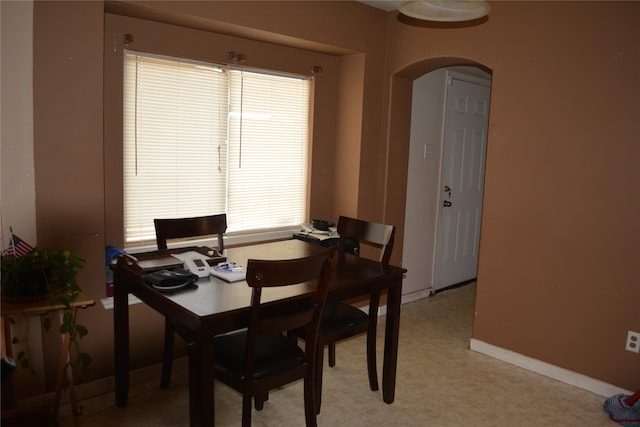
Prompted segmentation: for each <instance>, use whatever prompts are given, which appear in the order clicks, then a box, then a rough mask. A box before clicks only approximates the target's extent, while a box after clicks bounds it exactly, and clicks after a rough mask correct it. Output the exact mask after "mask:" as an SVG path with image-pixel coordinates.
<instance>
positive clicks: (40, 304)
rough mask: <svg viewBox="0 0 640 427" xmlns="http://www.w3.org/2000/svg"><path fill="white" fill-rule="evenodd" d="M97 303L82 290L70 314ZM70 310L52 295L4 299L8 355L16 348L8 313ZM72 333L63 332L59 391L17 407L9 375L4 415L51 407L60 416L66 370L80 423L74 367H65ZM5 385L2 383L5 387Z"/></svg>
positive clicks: (29, 314) (32, 314)
mask: <svg viewBox="0 0 640 427" xmlns="http://www.w3.org/2000/svg"><path fill="white" fill-rule="evenodd" d="M94 304H95V301H94V300H92V299H90V298H87V297H86V296H85V295H83V294H80V295H78V297H77V298H76V299H75V301H73V303H72V304H71V309H70V310H71V314H72V315H74V316H75V315H76V311H77V310H78V308H87V307H90V306H92V305H94ZM65 310H67V308H66V307H65V306H64V305H62V304H55V303H52V301H51V300H50V299H46V300H42V301H35V302H20V303H16V302H5V301H2V312H0V315H1V316H2V317H3V318H4V338H5V344H6V349H7V356H9V357H13V349H12V344H11V324H10V322H9V321H8V319H7V318H8V317H35V316H44V315H46V314H47V313H51V312H56V313H57V314H58V315H59V316H60V319H62V316H63V314H64V312H65ZM69 339H70V337H69V334H63V335H62V347H61V349H60V360H59V363H58V377H57V381H56V393H55V396H54V398H53V399H51V400H49V401H46V402H43V403H41V404H38V405H34V406H29V407H24V408H19V407H15V401H14V400H13V396H12V379H13V378H12V377H9V378H8V379H7V382H8V384H7V385H6V386H7V388H8V395H9V396H8V398H9V399H8V405H9V406H10V407H9V408H6V409H5V408H4V406H3V408H2V419H3V420H5V419H10V418H15V417H19V416H22V415H25V414H30V413H34V412H41V411H43V410H46V409H51V410H52V411H53V417H54V419H56V418H57V417H58V413H59V410H60V400H61V398H62V391H63V388H64V382H65V373H66V379H67V380H68V381H69V387H68V388H69V400H70V402H71V410H72V411H73V423H74V425H75V426H78V425H79V420H78V416H77V415H78V403H77V399H76V393H75V388H74V384H73V373H72V371H71V370H66V369H65V366H66V365H67V363H69V361H70V356H69ZM4 387H5V385H4V384H3V388H4Z"/></svg>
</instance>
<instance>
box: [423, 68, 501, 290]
mask: <svg viewBox="0 0 640 427" xmlns="http://www.w3.org/2000/svg"><path fill="white" fill-rule="evenodd" d="M453 79H456V80H461V81H465V82H468V83H473V84H477V85H481V86H485V87H489V88H491V80H490V79H487V78H485V77H482V76H478V75H473V74H468V73H466V72H461V71H459V70H455V69H451V68H448V69H447V75H446V84H447V89H446V91H447V96H448V91H449V88H450V86H451V85H450V84H449V83H450V82H451V81H452V80H453ZM447 96H445V99H447ZM445 110H446V106H445ZM446 120H447V118H446V115H443V119H442V132H441V134H442V141H441V144H442V150H441V154H440V165H439V168H440V173H439V178H438V188H439V189H442V188H443V185H445V183H444V182H443V181H442V171H443V167H444V160H445V159H444V153H445V150H444V143H445V138H446V135H445V126H446ZM487 134H488V124H487ZM487 143H488V140H487ZM485 161H486V158H485ZM485 172H486V171H485ZM483 185H484V183H483ZM444 195H445V193H444V192H443V191H438V192H437V206H438V209H437V213H436V228H435V233H434V236H433V239H434V248H435V250H434V251H433V269H432V277H431V283H432V284H433V288H432V292H436V291H437V290H439V289H438V288H436V285H437V284H436V276H437V269H438V266H437V262H438V251H439V249H440V248H438V233H439V226H440V221H441V220H442V208H441V207H442V204H443V203H444V202H445V200H446V197H444Z"/></svg>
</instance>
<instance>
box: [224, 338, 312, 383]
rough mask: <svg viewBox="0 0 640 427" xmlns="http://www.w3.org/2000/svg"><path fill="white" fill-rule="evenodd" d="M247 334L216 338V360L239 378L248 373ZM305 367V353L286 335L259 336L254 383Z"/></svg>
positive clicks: (257, 339)
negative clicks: (246, 369)
mask: <svg viewBox="0 0 640 427" xmlns="http://www.w3.org/2000/svg"><path fill="white" fill-rule="evenodd" d="M246 344H247V331H246V330H242V331H237V332H232V333H230V334H226V335H220V336H217V337H215V360H216V363H217V364H219V365H222V366H224V368H225V369H226V370H228V371H229V372H231V373H233V374H234V376H237V377H239V378H241V377H243V376H244V372H245V360H244V359H245V353H246ZM304 363H305V360H304V351H302V349H300V347H298V346H297V345H296V344H294V343H293V342H292V341H290V340H289V339H287V338H286V337H285V336H284V335H282V334H267V335H259V336H257V338H256V353H255V358H254V374H253V378H254V379H260V378H264V377H267V376H269V375H273V374H276V373H279V372H285V371H289V370H291V369H293V368H295V367H297V366H300V365H302V364H304Z"/></svg>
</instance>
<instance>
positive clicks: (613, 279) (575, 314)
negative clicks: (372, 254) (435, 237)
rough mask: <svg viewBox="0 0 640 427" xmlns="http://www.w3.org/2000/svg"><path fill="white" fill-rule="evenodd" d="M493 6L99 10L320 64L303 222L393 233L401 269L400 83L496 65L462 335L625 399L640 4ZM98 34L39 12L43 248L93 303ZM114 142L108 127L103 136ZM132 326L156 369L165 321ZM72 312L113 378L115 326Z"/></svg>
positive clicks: (636, 320) (143, 355) (637, 370)
mask: <svg viewBox="0 0 640 427" xmlns="http://www.w3.org/2000/svg"><path fill="white" fill-rule="evenodd" d="M492 6H493V11H492V14H491V17H490V18H489V20H488V21H487V22H485V23H483V24H482V25H479V26H475V27H469V28H425V27H415V26H410V25H406V24H404V23H400V22H398V21H397V20H396V18H395V14H394V13H390V14H389V15H386V14H385V13H383V12H382V11H379V10H376V9H373V8H368V7H365V6H362V5H359V4H355V3H350V2H300V3H298V2H256V3H253V2H151V3H145V7H144V8H141V7H139V3H135V4H134V3H131V2H122V3H110V4H109V6H108V7H109V9H110V11H112V12H116V13H123V14H127V15H132V16H138V17H147V18H152V19H154V20H157V21H163V22H171V23H179V24H181V25H182V26H189V27H192V28H197V29H201V30H203V29H205V30H209V31H215V32H218V33H225V34H227V35H231V36H234V37H239V36H244V37H247V38H250V39H254V40H262V41H267V42H271V43H275V42H277V43H279V44H283V45H286V46H290V47H296V48H303V49H309V50H315V51H317V52H321V53H323V54H328V55H332V56H334V57H335V58H336V66H337V69H338V70H340V71H339V72H338V74H339V75H338V76H336V78H337V80H336V84H335V86H331V87H332V89H331V90H333V88H335V107H336V108H335V109H333V110H331V113H326V114H327V115H331V117H325V116H324V115H323V116H322V117H319V116H317V117H316V118H315V120H316V121H317V120H321V121H325V122H327V123H335V128H334V129H335V130H333V131H331V130H330V129H331V128H329V129H321V130H318V132H320V134H319V135H317V136H316V137H317V138H319V139H320V140H323V141H331V140H332V139H333V141H331V142H330V143H329V145H328V146H327V147H326V150H327V151H326V152H325V153H326V154H325V155H324V156H323V155H320V156H318V157H319V158H315V157H314V165H313V167H314V170H313V178H312V191H313V193H314V196H313V197H314V199H313V200H312V201H311V212H310V214H311V215H312V216H313V215H316V214H317V215H319V216H320V215H322V216H331V217H332V218H333V219H334V220H335V219H337V216H338V215H339V214H341V213H344V212H347V211H348V212H349V213H350V214H354V215H359V216H361V217H363V218H366V219H373V220H384V221H386V222H391V223H394V224H396V225H398V226H399V228H400V233H399V238H398V241H397V242H396V246H395V247H396V250H395V251H394V260H393V262H395V263H400V262H401V256H402V254H401V249H402V224H403V223H404V200H405V195H406V167H407V166H406V163H407V160H406V159H407V157H406V156H407V153H408V116H407V114H408V111H409V109H410V106H409V105H408V104H407V103H408V102H409V100H410V96H411V90H410V84H411V81H412V79H413V78H415V77H418V76H420V75H421V74H423V73H424V72H426V71H428V70H429V69H432V68H435V67H438V66H442V65H449V64H451V63H454V62H455V63H462V62H474V61H475V62H477V63H480V64H483V65H485V66H487V67H488V68H490V69H491V70H492V71H493V88H492V102H491V119H490V134H489V150H488V158H487V178H486V192H485V201H484V219H483V227H482V238H481V256H480V266H479V280H478V297H477V308H476V312H477V316H476V320H475V325H474V337H475V338H477V339H479V340H482V341H486V342H488V343H491V344H494V345H497V346H500V347H504V348H508V349H511V350H514V351H517V352H520V353H523V354H526V355H528V356H531V357H534V358H537V359H541V360H543V361H546V362H549V363H552V364H555V365H558V366H561V367H565V368H567V369H571V370H574V371H577V372H580V373H583V374H586V375H589V376H592V377H594V378H597V379H600V380H602V381H605V382H609V383H612V384H615V385H618V386H620V387H624V388H628V389H638V388H640V384H639V383H638V381H640V363H638V360H639V359H638V357H639V356H638V355H636V354H633V353H629V352H626V351H624V340H625V335H626V331H627V330H628V329H632V330H636V331H640V314H639V313H640V310H638V309H637V301H640V287H638V286H637V277H639V276H640V274H638V273H640V271H638V269H639V267H638V265H640V263H638V261H639V256H638V250H637V246H636V242H637V241H638V240H640V239H639V238H640V222H639V221H638V220H637V218H638V217H640V200H639V199H638V197H637V196H635V192H634V188H635V187H634V184H638V183H640V171H638V169H637V168H634V166H635V165H636V164H637V159H638V158H639V157H640V156H639V154H640V152H639V150H640V148H639V147H640V145H639V144H637V142H636V141H637V137H635V133H634V131H635V123H636V122H637V119H638V117H640V114H639V113H640V110H639V107H638V103H637V99H636V98H637V97H634V96H628V94H634V93H635V94H637V93H639V89H640V88H639V83H638V81H637V79H636V74H637V70H638V69H639V68H640V53H639V47H638V43H637V40H639V39H640V33H639V31H640V30H638V28H637V26H636V22H637V20H638V18H639V17H640V3H631V2H628V3H627V2H622V3H611V2H607V3H606V4H602V3H595V2H586V3H577V2H569V3H566V4H565V3H556V2H554V3H540V2H533V3H528V2H515V3H508V2H497V3H493V4H492ZM103 22H104V12H103V5H102V3H100V2H87V3H84V2H68V3H60V2H37V3H36V5H35V8H34V68H35V69H34V92H35V96H34V98H35V106H34V109H35V111H34V120H35V123H34V132H35V135H34V145H35V152H36V154H35V155H36V186H37V188H36V191H37V193H36V197H37V221H38V242H39V244H41V245H49V246H51V244H52V243H55V244H56V245H65V246H67V247H69V248H70V249H72V250H75V251H78V252H81V253H83V254H84V255H85V256H86V257H87V258H88V259H89V263H88V266H87V269H86V270H85V271H83V273H82V274H83V276H82V278H81V279H82V280H83V283H86V285H85V289H87V291H88V292H89V293H90V294H91V295H92V296H94V297H96V298H100V297H101V296H102V295H103V294H104V289H103V277H104V276H103V274H104V270H103V258H102V251H103V246H104V244H105V243H106V242H107V239H106V229H105V226H104V221H105V212H108V211H109V209H111V206H110V205H109V204H108V203H107V202H105V201H104V200H105V190H104V178H103V177H104V174H103V163H102V162H103V126H104V125H103V111H102V109H103V101H104V97H103V92H102V91H103V83H105V82H106V81H107V79H103V63H104V61H103V54H106V48H105V52H103V46H107V45H109V43H108V40H105V37H104V36H103ZM107 37H111V35H108V36H107ZM118 37H119V36H118V35H116V43H119V40H117V39H118ZM175 42H178V43H179V40H176V41H175ZM386 46H388V49H387V48H386ZM230 50H231V49H230ZM275 50H278V49H275ZM225 51H226V50H225ZM385 58H386V62H385ZM442 58H445V59H442ZM448 58H458V60H455V61H454V60H450V59H448ZM312 65H316V64H312ZM340 79H351V80H354V81H353V84H354V86H352V87H351V90H350V91H349V92H348V93H347V94H345V93H344V91H343V90H339V88H340V87H346V86H345V85H346V84H348V81H349V80H342V81H341V80H340ZM359 91H361V93H362V96H359V95H358V92H359ZM345 95H348V96H345ZM353 98H355V99H353ZM388 106H391V107H388ZM113 131H114V129H109V128H106V127H105V128H104V134H105V140H106V138H107V136H108V135H109V134H110V132H113ZM358 138H359V139H358ZM314 142H315V141H314ZM315 149H316V147H314V150H315ZM314 153H315V151H314ZM344 153H352V154H351V155H353V153H355V157H354V159H353V162H348V161H346V160H345V159H343V158H340V159H339V161H335V162H334V158H333V157H332V155H335V156H337V155H338V154H341V155H342V154H344ZM336 160H338V159H337V158H336ZM354 164H359V169H358V172H357V175H355V178H354V174H353V171H350V170H349V167H353V165H354ZM107 166H108V167H110V164H109V163H108V164H107ZM316 168H317V169H316ZM387 168H388V169H387ZM107 169H108V168H107ZM345 178H348V179H345ZM349 180H353V181H349ZM108 196H109V195H108V194H107V197H108ZM354 200H357V202H356V203H354V202H353V201H354ZM634 280H635V282H634ZM133 311H134V312H133V313H132V319H131V321H132V323H135V322H136V321H142V319H144V322H145V323H149V324H154V325H155V326H156V327H152V326H149V327H147V328H144V330H143V331H138V332H137V334H138V335H136V336H135V339H137V340H138V341H137V343H136V347H138V348H140V349H142V348H145V347H147V348H148V350H147V351H146V352H142V351H137V352H135V354H134V355H133V356H134V361H133V362H134V366H135V367H140V366H145V365H148V364H151V363H157V362H158V361H159V359H160V358H159V357H157V355H159V347H160V345H161V332H162V328H161V319H159V318H158V316H157V315H155V314H154V313H152V312H151V310H149V309H147V308H146V307H144V306H140V305H139V306H136V308H135V309H134V310H133ZM82 315H83V316H84V318H85V320H86V323H87V326H88V327H89V329H90V334H89V336H87V337H86V340H85V341H86V342H85V344H86V347H87V350H89V352H90V353H91V354H92V355H93V357H94V367H93V375H94V377H95V378H100V377H103V376H107V375H110V374H111V372H112V365H111V363H112V358H111V354H112V326H111V321H112V319H111V316H112V312H110V311H106V310H104V309H103V308H102V307H101V306H100V305H98V306H96V307H95V308H93V309H90V310H89V311H86V312H85V313H83V314H82ZM154 316H155V317H154ZM154 318H155V320H153V319H154Z"/></svg>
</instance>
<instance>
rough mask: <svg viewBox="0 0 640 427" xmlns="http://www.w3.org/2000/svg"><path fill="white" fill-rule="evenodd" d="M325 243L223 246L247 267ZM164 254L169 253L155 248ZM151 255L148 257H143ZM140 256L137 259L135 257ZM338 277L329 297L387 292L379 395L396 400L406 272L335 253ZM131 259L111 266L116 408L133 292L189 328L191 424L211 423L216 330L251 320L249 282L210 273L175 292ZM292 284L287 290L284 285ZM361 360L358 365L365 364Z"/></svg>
mask: <svg viewBox="0 0 640 427" xmlns="http://www.w3.org/2000/svg"><path fill="white" fill-rule="evenodd" d="M323 250H326V249H325V248H323V247H321V246H318V245H314V244H311V243H307V242H303V241H300V240H293V239H292V240H283V241H277V242H270V243H263V244H256V245H249V246H242V247H235V248H229V249H228V254H227V257H228V261H233V262H236V263H237V264H239V265H247V264H246V263H247V260H248V259H273V260H276V259H293V258H300V257H304V256H308V255H312V254H315V253H318V252H319V251H323ZM155 254H157V256H158V257H159V258H160V257H166V256H167V253H155ZM145 256H146V257H147V258H148V257H149V256H152V257H153V256H154V253H152V254H146V255H145ZM138 259H140V258H138ZM334 263H335V272H336V277H335V281H334V282H333V283H332V284H331V285H330V289H329V293H328V296H327V300H328V301H329V302H330V301H342V300H346V299H351V298H356V297H358V296H364V295H367V294H369V293H370V292H371V291H372V290H382V291H386V292H387V302H386V305H387V311H386V328H385V340H384V362H383V368H382V394H383V400H384V402H386V403H389V404H390V403H392V402H393V401H394V397H395V384H396V366H397V356H398V332H399V326H400V301H401V296H402V279H403V275H404V273H405V272H406V270H405V269H403V268H400V267H395V266H391V265H382V264H381V263H379V262H376V261H372V260H369V259H366V258H363V257H357V256H354V255H350V254H342V253H337V252H336V253H334ZM139 264H140V263H139V262H136V259H134V258H132V257H131V256H127V255H120V256H119V258H118V262H117V263H116V264H115V265H114V267H113V269H114V279H115V281H114V312H113V313H114V350H115V357H114V361H115V382H116V384H115V385H116V393H115V398H116V405H117V406H118V407H124V406H126V405H127V400H128V390H129V352H130V342H129V333H130V328H131V327H135V325H130V324H129V306H128V300H129V298H128V296H129V294H133V295H135V296H137V297H138V298H139V299H140V300H141V301H142V302H143V303H145V304H147V305H148V306H149V307H151V308H152V309H154V310H155V311H157V312H158V313H160V314H162V315H163V316H166V317H168V318H170V319H171V320H173V321H175V322H178V323H180V324H181V325H183V326H184V327H186V328H188V329H189V330H190V331H191V332H193V342H192V343H190V344H189V348H188V352H187V354H188V366H189V368H188V369H189V423H190V425H191V426H214V425H215V408H214V373H213V360H214V351H215V349H214V340H213V337H214V336H215V335H216V334H220V333H225V332H229V331H233V330H237V329H241V328H245V327H246V326H247V325H248V314H249V303H250V296H251V291H250V288H249V287H248V285H247V283H246V281H238V282H233V283H228V282H225V281H223V280H221V279H217V278H215V277H213V276H210V277H206V278H203V279H200V280H199V281H198V282H197V287H191V288H187V289H182V290H179V291H175V292H170V293H167V292H160V291H158V290H156V289H154V288H153V287H151V286H149V285H148V284H146V283H145V281H144V278H143V273H144V271H143V269H142V268H141V267H140V265H139ZM287 288H290V287H287ZM268 291H269V292H265V293H264V294H263V300H264V301H266V303H268V304H282V305H283V306H284V305H287V304H296V303H298V302H300V301H304V300H305V299H306V298H308V297H309V295H310V293H311V291H312V289H311V288H310V286H309V285H305V284H302V285H296V286H295V287H294V289H286V290H283V289H277V288H273V289H268ZM364 363H365V362H364V358H363V364H364Z"/></svg>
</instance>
